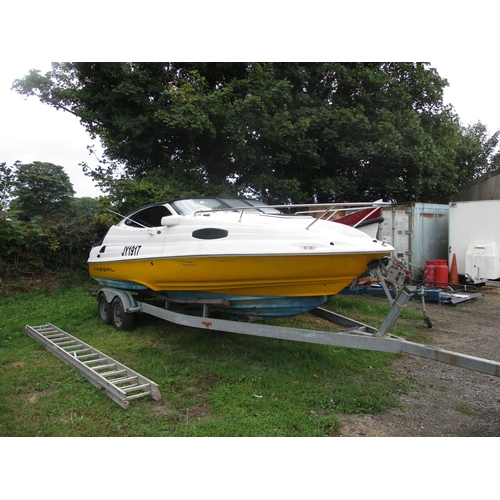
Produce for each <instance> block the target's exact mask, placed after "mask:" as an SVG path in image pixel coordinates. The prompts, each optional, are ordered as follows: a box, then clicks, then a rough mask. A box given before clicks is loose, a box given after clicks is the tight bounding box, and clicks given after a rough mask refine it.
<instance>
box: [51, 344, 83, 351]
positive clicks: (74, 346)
mask: <svg viewBox="0 0 500 500" xmlns="http://www.w3.org/2000/svg"><path fill="white" fill-rule="evenodd" d="M57 345H58V346H59V347H61V348H62V349H64V350H65V351H66V350H68V349H75V348H78V347H82V344H71V343H70V345H63V346H62V345H60V344H57Z"/></svg>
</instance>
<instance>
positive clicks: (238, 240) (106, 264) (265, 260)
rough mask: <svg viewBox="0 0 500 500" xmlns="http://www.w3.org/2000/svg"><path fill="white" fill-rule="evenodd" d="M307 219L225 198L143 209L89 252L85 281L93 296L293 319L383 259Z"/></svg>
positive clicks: (344, 229)
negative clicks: (120, 295)
mask: <svg viewBox="0 0 500 500" xmlns="http://www.w3.org/2000/svg"><path fill="white" fill-rule="evenodd" d="M353 205H356V204H353ZM344 206H345V205H344ZM365 206H366V205H365ZM322 207H324V205H322ZM333 208H334V206H333V205H330V206H328V207H326V209H325V210H328V211H331V210H332V209H333ZM291 209H292V210H293V209H295V210H297V209H299V210H300V209H302V212H300V213H298V214H291V213H289V211H290V210H291ZM308 211H309V207H307V208H306V207H305V206H303V205H300V206H298V205H291V206H279V207H278V206H274V205H273V206H271V205H264V204H263V203H261V202H258V201H254V200H248V199H246V198H229V197H221V198H190V199H177V200H172V201H168V202H162V203H154V204H150V205H147V206H144V207H141V208H139V209H138V210H136V211H135V212H133V213H132V214H130V215H128V216H126V217H123V218H122V220H120V222H118V223H117V224H115V225H114V226H112V227H111V228H110V229H109V231H108V233H107V234H106V236H105V237H104V239H103V240H102V242H100V243H99V244H98V245H96V246H95V247H94V248H92V250H91V252H90V256H89V259H88V266H89V273H90V276H91V277H92V278H94V279H95V280H97V281H98V282H99V284H100V285H102V286H105V287H113V288H119V289H123V290H128V291H137V292H139V293H145V294H147V293H153V292H154V293H155V294H156V295H157V294H161V295H164V296H165V297H166V298H167V299H170V300H173V301H183V302H184V301H186V302H207V303H208V302H212V303H217V304H222V305H223V307H224V308H228V309H231V310H232V311H233V312H236V313H242V314H249V315H262V316H290V315H295V314H301V313H303V312H306V311H308V310H311V309H314V308H315V307H318V306H320V305H321V304H323V303H324V302H326V301H327V300H328V298H329V297H331V296H332V295H335V294H337V293H339V292H340V291H341V290H342V289H344V288H345V287H346V286H348V285H349V284H350V283H351V282H352V281H353V280H354V279H356V278H357V277H359V276H360V275H362V274H363V273H364V272H365V271H367V270H368V269H372V268H374V267H375V266H376V265H377V264H378V262H379V260H380V259H382V258H383V257H385V256H388V255H389V254H390V252H391V251H392V250H393V248H392V247H391V246H390V245H388V244H386V243H385V242H381V241H378V240H377V239H375V238H373V237H370V236H369V235H367V234H366V233H364V232H362V231H360V230H358V229H355V228H353V227H350V226H348V225H345V224H339V223H336V222H332V221H327V220H322V219H321V218H317V217H312V216H311V215H309V214H308Z"/></svg>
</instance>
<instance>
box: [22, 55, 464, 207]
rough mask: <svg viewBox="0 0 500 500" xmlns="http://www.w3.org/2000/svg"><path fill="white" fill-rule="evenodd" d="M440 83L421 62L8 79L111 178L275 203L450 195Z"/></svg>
mask: <svg viewBox="0 0 500 500" xmlns="http://www.w3.org/2000/svg"><path fill="white" fill-rule="evenodd" d="M445 86H446V80H444V79H443V78H441V77H440V76H439V75H438V73H437V72H436V70H435V69H433V68H431V67H429V65H427V64H422V63H54V64H53V67H52V70H51V71H50V72H48V73H47V74H45V75H41V74H40V73H39V72H37V71H34V70H33V71H31V72H30V74H29V75H27V76H26V77H25V78H23V79H21V80H17V81H16V82H15V83H14V89H15V90H16V91H18V92H19V93H21V94H24V95H36V96H38V98H39V99H40V100H41V101H42V102H45V103H47V104H49V105H51V106H54V107H56V108H62V109H65V110H67V111H69V112H71V113H73V114H75V115H76V116H78V117H79V118H80V120H81V123H82V124H83V125H84V126H85V128H86V129H87V130H88V132H90V134H91V135H92V136H94V137H99V138H100V139H101V142H102V144H103V147H104V151H105V160H106V163H103V165H102V166H101V168H99V169H97V170H96V171H93V172H91V174H92V175H93V176H94V178H96V179H97V180H100V181H101V185H103V186H106V185H107V186H108V187H110V186H111V185H112V179H116V178H117V176H118V177H119V178H121V179H124V180H126V179H147V180H148V182H153V183H161V184H165V185H166V184H168V185H169V186H170V187H171V188H172V189H174V190H177V189H179V190H181V191H182V190H184V191H196V192H198V193H206V192H208V190H210V189H232V188H234V189H237V190H239V191H240V192H254V193H256V194H258V195H260V196H262V197H263V198H264V199H267V200H270V201H277V202H278V201H287V200H291V201H296V202H310V201H320V202H323V201H338V200H341V201H357V200H359V201H362V200H373V199H377V198H384V199H390V200H398V201H411V200H418V201H435V202H437V201H447V200H448V198H449V196H450V195H452V194H453V193H454V192H455V191H456V188H457V185H458V179H459V172H458V171H457V166H456V165H455V163H454V155H455V153H454V151H455V146H456V145H457V142H458V140H459V136H460V126H459V123H458V119H457V117H456V116H455V115H454V113H453V109H452V108H451V107H450V106H445V105H444V104H443V99H442V97H443V89H444V87H445ZM118 166H119V167H120V169H121V173H120V174H118V173H117V172H118Z"/></svg>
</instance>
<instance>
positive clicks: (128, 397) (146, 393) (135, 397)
mask: <svg viewBox="0 0 500 500" xmlns="http://www.w3.org/2000/svg"><path fill="white" fill-rule="evenodd" d="M150 394H151V392H150V391H147V392H141V393H139V394H132V395H131V396H127V397H126V398H125V399H126V400H127V401H132V399H139V398H143V397H144V396H149V395H150Z"/></svg>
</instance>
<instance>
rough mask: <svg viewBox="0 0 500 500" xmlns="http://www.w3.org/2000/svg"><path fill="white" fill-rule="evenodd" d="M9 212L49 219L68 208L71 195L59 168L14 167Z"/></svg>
mask: <svg viewBox="0 0 500 500" xmlns="http://www.w3.org/2000/svg"><path fill="white" fill-rule="evenodd" d="M16 167H17V168H16V171H15V180H14V182H13V192H12V194H13V197H14V200H13V201H12V203H11V208H14V209H15V210H16V211H18V212H20V213H21V214H22V216H24V217H27V218H32V217H36V216H51V215H53V214H55V213H61V212H64V210H67V209H69V208H70V207H71V203H72V199H73V196H74V194H75V191H74V189H73V185H72V184H71V181H70V179H69V176H68V175H67V174H66V172H64V169H63V167H61V166H59V165H54V164H52V163H44V162H40V161H35V162H33V163H28V164H20V163H18V164H17V165H16Z"/></svg>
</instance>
